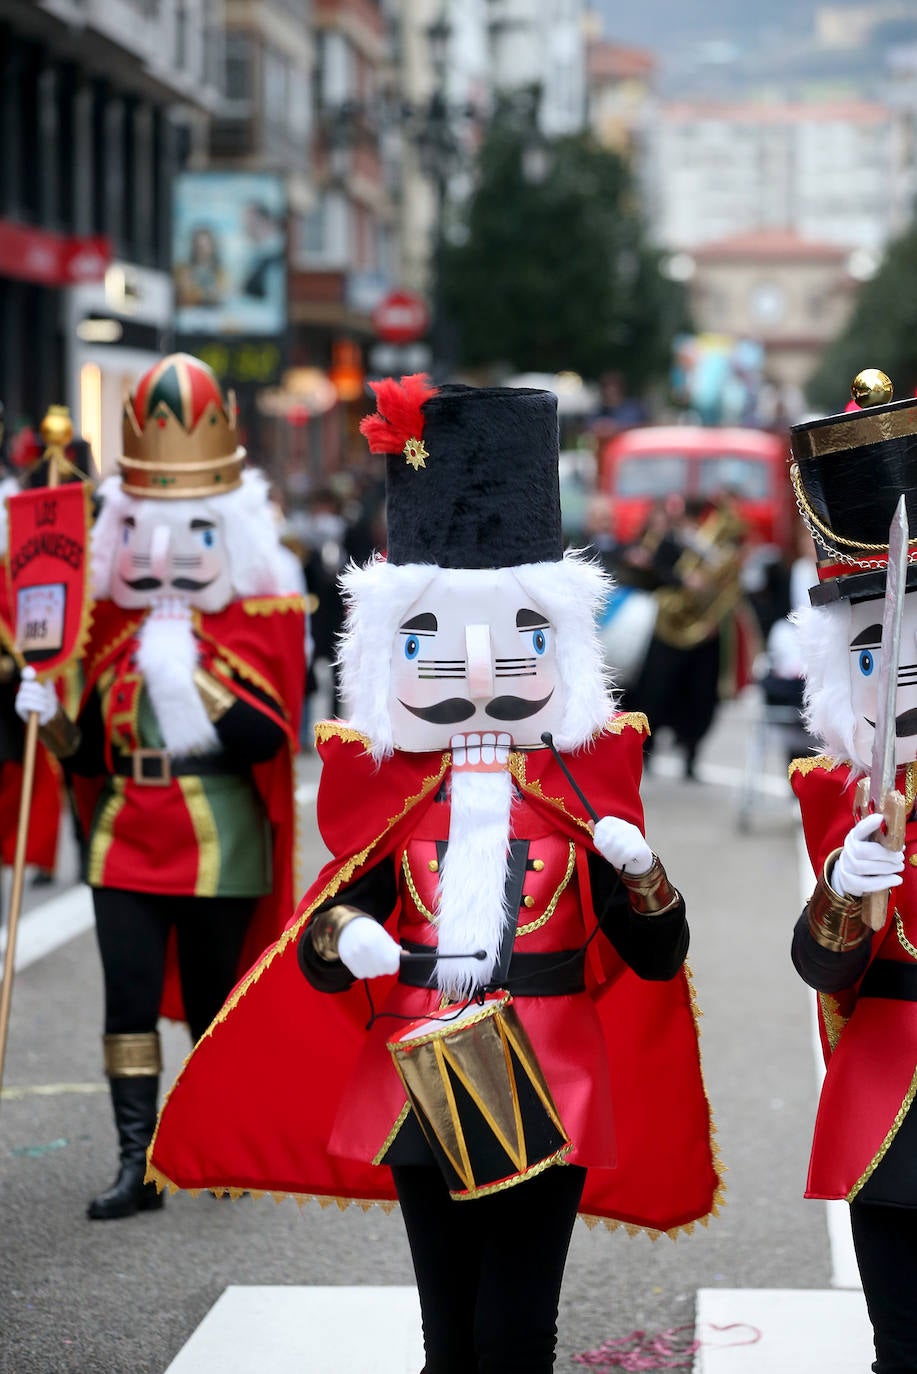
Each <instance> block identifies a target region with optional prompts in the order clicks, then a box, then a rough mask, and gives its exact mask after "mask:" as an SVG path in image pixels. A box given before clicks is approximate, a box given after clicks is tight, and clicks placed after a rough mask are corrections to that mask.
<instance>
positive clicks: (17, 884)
mask: <svg viewBox="0 0 917 1374" xmlns="http://www.w3.org/2000/svg"><path fill="white" fill-rule="evenodd" d="M37 749H38V712H37V711H30V712H29V719H28V721H27V723H26V727H25V747H24V749H23V754H22V792H21V794H20V797H19V827H18V829H17V831H16V855H15V859H14V861H13V887H12V891H11V893H10V916H9V922H8V924H7V930H6V955H5V957H4V960H3V984H2V986H0V1101H2V1089H3V1064H4V1060H5V1058H6V1040H7V1031H8V1029H9V1019H10V1004H11V1002H12V997H13V969H14V966H15V960H16V934H17V931H18V927H19V912H20V909H21V907H22V889H23V886H24V882H25V854H26V843H27V842H28V838H29V813H30V811H31V809H32V787H33V784H34V782H35V754H36V751H37Z"/></svg>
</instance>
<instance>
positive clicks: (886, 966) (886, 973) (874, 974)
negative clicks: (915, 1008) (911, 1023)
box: [860, 959, 917, 1002]
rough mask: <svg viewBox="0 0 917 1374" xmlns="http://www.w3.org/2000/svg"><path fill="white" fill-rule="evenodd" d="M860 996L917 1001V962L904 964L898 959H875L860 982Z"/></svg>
mask: <svg viewBox="0 0 917 1374" xmlns="http://www.w3.org/2000/svg"><path fill="white" fill-rule="evenodd" d="M860 996H861V997H889V998H893V999H895V1000H896V1001H898V1002H917V964H903V963H899V962H898V960H897V959H874V960H873V962H872V963H871V964H870V965H869V968H868V969H867V970H866V974H865V977H864V978H863V981H862V983H861V984H860Z"/></svg>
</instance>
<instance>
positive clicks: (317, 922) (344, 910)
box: [309, 904, 366, 963]
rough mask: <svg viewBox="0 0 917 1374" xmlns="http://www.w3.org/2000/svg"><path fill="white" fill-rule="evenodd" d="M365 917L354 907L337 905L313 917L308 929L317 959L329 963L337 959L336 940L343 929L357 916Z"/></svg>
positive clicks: (363, 913) (363, 912)
mask: <svg viewBox="0 0 917 1374" xmlns="http://www.w3.org/2000/svg"><path fill="white" fill-rule="evenodd" d="M365 915H366V912H365V911H360V910H358V908H357V907H355V906H344V905H343V904H339V905H338V906H330V907H329V908H328V910H327V911H320V912H318V914H317V915H316V916H313V918H312V922H311V924H310V926H309V929H310V931H311V932H312V948H313V949H314V950H315V952H316V954H317V955H318V957H319V958H320V959H327V960H328V962H329V963H330V962H331V960H332V959H338V958H339V957H340V956H339V954H338V940H339V939H340V938H341V932H342V931H343V930H344V927H345V926H349V925H350V922H351V921H355V920H356V919H357V917H358V916H365Z"/></svg>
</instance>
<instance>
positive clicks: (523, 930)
mask: <svg viewBox="0 0 917 1374" xmlns="http://www.w3.org/2000/svg"><path fill="white" fill-rule="evenodd" d="M569 844H570V853H569V855H568V856H567V871H566V873H565V874H564V876H563V877H562V878H561V880H560V886H559V887H558V889H557V891H556V892H555V893H554V896H553V897H552V898H551V900H550V901H549V902H548V904H547V906H546V907H545V909H544V911H543V912H542V914H541V915H540V916H539V917H537V919H536V920H534V921H529V923H528V924H527V925H524V926H518V927H517V929H516V939H517V940H518V938H519V936H520V935H531V933H532V931H533V930H540V929H541V927H542V926H545V925H547V923H548V921H550V919H551V917H552V916H553V915H554V912H555V910H556V907H557V903H558V902H559V901H560V898H561V894H562V892H563V891H564V888H565V887H566V886H567V884H568V883H569V881H570V879H571V878H572V877H573V870H574V868H575V867H576V845H575V844H574V843H573V841H572V840H570V841H569Z"/></svg>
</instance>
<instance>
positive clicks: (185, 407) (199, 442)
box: [119, 353, 245, 500]
mask: <svg viewBox="0 0 917 1374" xmlns="http://www.w3.org/2000/svg"><path fill="white" fill-rule="evenodd" d="M244 465H245V449H244V448H241V447H240V445H239V434H238V428H237V424H236V403H235V397H234V396H233V394H232V392H230V393H229V395H228V397H224V395H223V392H222V390H221V389H220V384H219V382H218V381H217V379H216V377H215V376H214V374H213V372H212V371H211V369H210V368H209V367H208V366H207V364H206V363H202V362H201V361H200V360H199V359H198V358H192V357H191V355H190V354H189V353H170V354H169V355H168V357H166V358H163V359H162V360H161V361H160V362H158V363H157V364H156V365H155V367H152V368H150V370H149V372H147V373H145V374H144V376H143V377H141V378H140V381H139V382H138V383H137V385H136V386H135V388H134V390H133V392H132V393H131V394H130V396H128V398H127V400H126V401H125V403H124V452H123V454H122V456H121V460H120V463H119V467H120V469H121V486H122V489H123V490H124V491H126V492H127V493H128V495H130V496H147V497H156V498H159V497H162V498H169V499H172V500H178V499H182V498H186V499H187V498H194V497H201V496H218V495H220V494H221V493H222V492H229V491H233V490H235V488H236V487H238V486H239V485H240V483H241V481H242V468H243V467H244Z"/></svg>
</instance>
